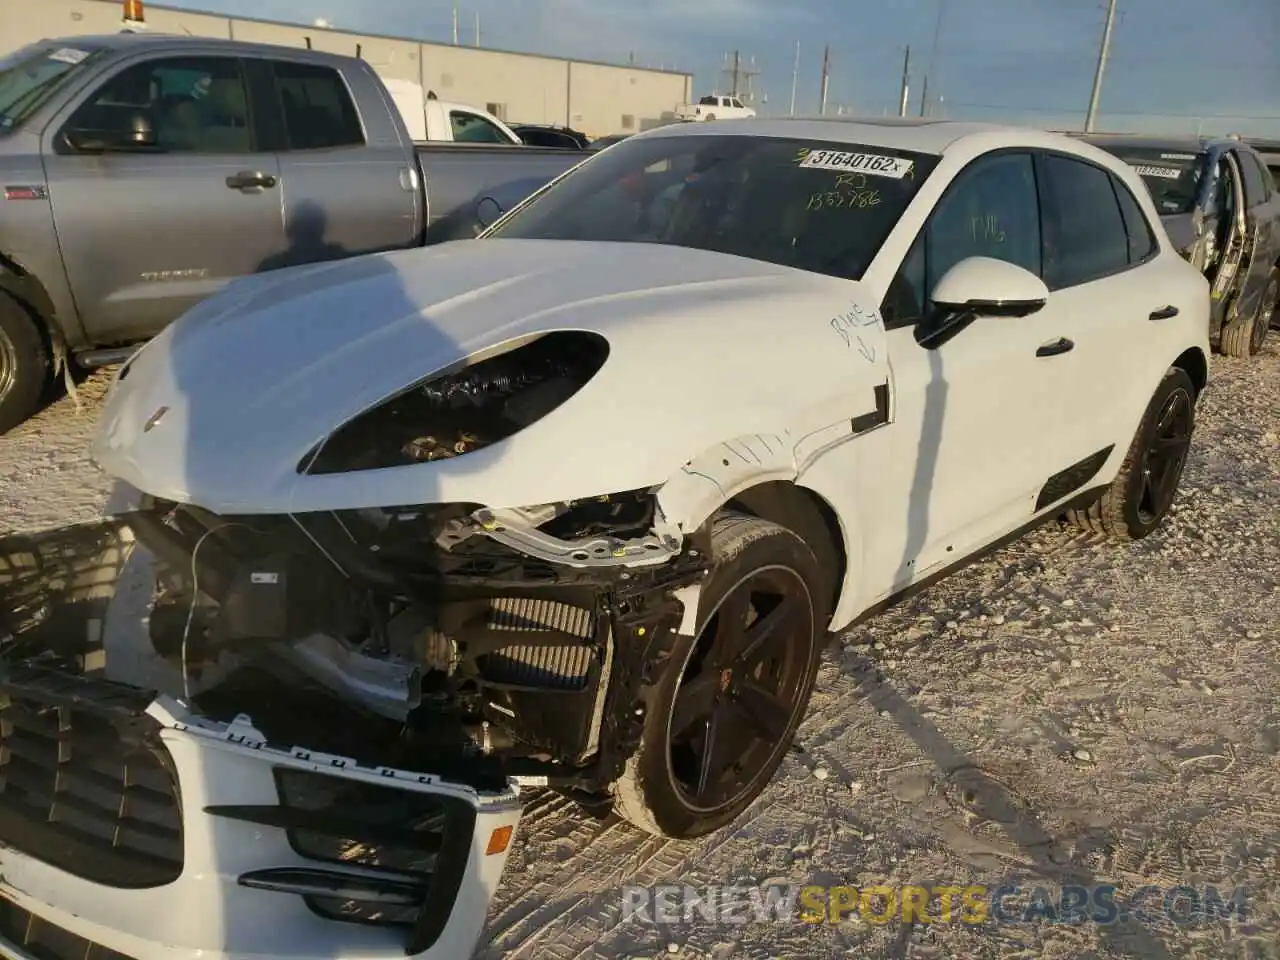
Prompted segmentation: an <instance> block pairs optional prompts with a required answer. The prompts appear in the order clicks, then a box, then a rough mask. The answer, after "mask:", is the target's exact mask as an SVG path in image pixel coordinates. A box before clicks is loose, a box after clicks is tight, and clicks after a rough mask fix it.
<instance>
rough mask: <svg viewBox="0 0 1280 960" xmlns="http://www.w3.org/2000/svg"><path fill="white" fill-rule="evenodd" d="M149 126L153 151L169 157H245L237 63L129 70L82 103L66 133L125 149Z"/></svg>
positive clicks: (199, 60)
mask: <svg viewBox="0 0 1280 960" xmlns="http://www.w3.org/2000/svg"><path fill="white" fill-rule="evenodd" d="M146 126H149V127H150V128H151V130H152V131H153V133H154V135H155V146H156V148H158V149H159V150H161V151H164V152H173V153H207V154H227V153H250V152H252V150H253V136H252V132H251V129H250V124H249V98H248V94H247V93H246V91H245V83H244V76H243V74H242V72H241V69H240V61H239V60H236V59H233V58H229V57H173V58H169V59H165V60H150V61H148V62H146V63H139V64H135V65H134V66H132V67H129V68H128V69H127V70H124V71H123V72H121V73H118V74H116V75H115V76H114V77H112V78H111V79H110V80H108V81H107V82H106V83H105V84H103V85H102V87H100V88H99V89H98V91H97V92H96V93H95V94H94V95H93V96H92V97H91V98H90V99H89V100H88V101H87V102H85V103H84V104H83V105H82V106H81V107H80V108H79V109H78V110H76V112H75V114H74V115H73V116H72V117H71V119H70V120H69V121H68V123H67V126H66V129H67V130H75V131H77V132H79V133H80V134H81V135H84V134H90V135H97V136H98V137H99V138H100V139H101V140H102V141H103V142H107V143H128V142H129V141H130V137H131V135H132V134H133V133H134V132H135V131H137V130H139V129H140V128H142V127H146Z"/></svg>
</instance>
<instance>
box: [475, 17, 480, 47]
mask: <svg viewBox="0 0 1280 960" xmlns="http://www.w3.org/2000/svg"><path fill="white" fill-rule="evenodd" d="M476 46H477V47H478V46H480V11H479V10H477V11H476Z"/></svg>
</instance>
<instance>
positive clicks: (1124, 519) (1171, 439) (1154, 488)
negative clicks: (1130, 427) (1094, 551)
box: [1067, 367, 1196, 540]
mask: <svg viewBox="0 0 1280 960" xmlns="http://www.w3.org/2000/svg"><path fill="white" fill-rule="evenodd" d="M1195 395H1196V392H1195V386H1194V385H1193V384H1192V383H1191V377H1189V376H1188V375H1187V372H1186V371H1185V370H1181V369H1179V368H1178V367H1173V368H1171V369H1170V370H1169V372H1168V373H1166V374H1165V376H1164V380H1162V381H1161V383H1160V386H1159V388H1157V390H1156V392H1155V395H1154V396H1152V398H1151V402H1150V403H1149V404H1148V405H1147V411H1146V413H1145V414H1144V415H1143V417H1142V423H1141V424H1139V426H1138V432H1137V434H1136V435H1135V436H1134V438H1133V442H1132V443H1131V444H1130V446H1129V451H1128V453H1127V454H1126V456H1125V458H1124V463H1123V464H1122V465H1121V467H1120V473H1119V474H1118V475H1117V476H1116V478H1115V480H1114V481H1112V483H1111V486H1110V487H1109V488H1108V489H1107V492H1106V493H1105V494H1103V496H1102V499H1100V500H1099V501H1097V502H1096V503H1094V504H1093V505H1092V506H1089V507H1086V508H1084V509H1080V510H1071V511H1069V512H1068V514H1067V517H1068V519H1070V520H1071V521H1072V522H1073V523H1075V524H1076V525H1077V526H1080V527H1083V528H1085V529H1086V530H1091V531H1094V532H1095V533H1105V534H1107V535H1108V536H1111V537H1114V538H1115V539H1117V540H1140V539H1142V538H1143V537H1145V536H1147V535H1148V534H1150V533H1152V532H1153V531H1154V530H1155V529H1156V528H1157V527H1159V526H1160V524H1161V523H1162V522H1163V521H1164V518H1165V516H1166V515H1168V513H1169V508H1170V507H1171V506H1173V500H1174V497H1175V496H1176V494H1177V492H1178V484H1179V482H1181V480H1182V471H1183V468H1184V467H1185V466H1186V463H1187V454H1188V452H1189V451H1190V449H1191V434H1192V433H1193V431H1194V430H1195V403H1196V401H1195Z"/></svg>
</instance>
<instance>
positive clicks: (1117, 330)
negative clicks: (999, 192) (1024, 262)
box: [1038, 153, 1185, 482]
mask: <svg viewBox="0 0 1280 960" xmlns="http://www.w3.org/2000/svg"><path fill="white" fill-rule="evenodd" d="M1038 166H1039V171H1040V178H1039V179H1040V185H1041V205H1042V208H1043V209H1044V211H1045V271H1044V280H1045V284H1046V285H1047V286H1048V287H1049V290H1050V301H1049V302H1050V303H1051V304H1053V305H1054V309H1055V310H1056V311H1057V312H1058V313H1060V314H1061V315H1062V318H1063V319H1062V323H1063V332H1064V335H1065V336H1066V337H1067V338H1068V339H1070V340H1071V342H1072V344H1073V348H1072V350H1071V351H1070V353H1069V354H1067V355H1066V356H1064V357H1063V358H1062V360H1061V363H1060V365H1059V366H1060V369H1061V370H1062V372H1063V373H1064V374H1065V375H1066V376H1067V377H1068V379H1069V382H1070V390H1069V391H1068V392H1064V393H1063V394H1062V395H1061V396H1060V397H1059V399H1058V402H1059V403H1060V404H1062V406H1063V409H1064V410H1065V411H1067V416H1066V417H1064V419H1063V422H1062V423H1061V424H1060V425H1059V430H1060V433H1059V436H1058V437H1056V438H1055V444H1056V445H1057V447H1058V449H1059V450H1060V451H1061V453H1060V454H1059V457H1058V459H1059V469H1066V468H1067V467H1069V466H1071V465H1074V464H1076V463H1078V462H1081V461H1084V460H1086V459H1088V458H1089V457H1091V456H1092V455H1094V454H1096V453H1099V452H1100V451H1101V450H1103V449H1104V448H1106V447H1107V446H1109V445H1112V444H1114V445H1115V446H1116V447H1121V446H1124V447H1127V445H1128V442H1129V439H1130V437H1131V435H1132V430H1133V428H1134V425H1135V418H1136V417H1137V416H1139V415H1140V414H1141V412H1142V410H1143V409H1145V406H1146V403H1147V401H1148V400H1149V399H1150V397H1151V393H1152V391H1153V390H1154V389H1155V383H1153V382H1151V379H1150V377H1148V376H1147V375H1146V373H1145V371H1146V370H1147V369H1148V368H1150V366H1151V364H1152V363H1156V364H1159V363H1167V362H1168V361H1169V360H1171V359H1172V358H1173V357H1174V356H1176V355H1177V351H1174V352H1173V353H1169V354H1168V355H1167V356H1165V355H1164V350H1163V347H1162V344H1161V343H1160V337H1161V329H1162V325H1163V327H1167V328H1169V329H1170V330H1171V331H1172V330H1173V329H1174V328H1173V327H1172V325H1171V324H1170V323H1169V321H1172V320H1173V318H1174V317H1175V316H1176V315H1177V311H1176V310H1173V309H1172V308H1173V307H1175V306H1176V304H1173V303H1170V302H1169V296H1170V294H1169V292H1168V291H1167V290H1162V288H1163V287H1165V286H1167V285H1166V284H1165V283H1164V282H1162V280H1161V279H1160V278H1161V275H1162V271H1160V270H1157V269H1154V268H1153V267H1152V265H1153V264H1154V261H1155V259H1156V257H1157V256H1158V254H1159V249H1158V246H1157V244H1156V242H1155V238H1154V236H1153V234H1152V230H1151V227H1150V224H1149V222H1148V221H1147V219H1146V216H1145V214H1144V213H1143V212H1142V209H1141V206H1140V205H1139V203H1138V201H1137V199H1136V198H1135V196H1134V194H1133V193H1132V192H1131V191H1130V190H1129V188H1128V187H1127V186H1126V185H1125V184H1124V183H1123V181H1121V180H1120V179H1119V178H1118V177H1116V176H1114V175H1113V174H1112V173H1111V172H1110V171H1108V170H1106V169H1104V168H1103V167H1100V166H1097V165H1095V164H1093V163H1090V162H1088V161H1087V160H1084V159H1081V158H1080V157H1076V156H1067V155H1064V154H1055V153H1044V154H1041V155H1040V156H1039V158H1038ZM1169 254H1170V256H1171V257H1175V258H1176V257H1177V254H1176V253H1175V252H1174V251H1169ZM1175 267H1176V268H1178V269H1180V270H1181V271H1183V272H1185V267H1184V266H1183V265H1182V264H1180V263H1179V264H1175ZM1149 268H1150V269H1149ZM1120 454H1121V455H1123V451H1120ZM1098 466H1099V467H1101V466H1102V464H1098ZM1045 479H1046V482H1048V480H1049V478H1045Z"/></svg>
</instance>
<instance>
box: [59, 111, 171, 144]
mask: <svg viewBox="0 0 1280 960" xmlns="http://www.w3.org/2000/svg"><path fill="white" fill-rule="evenodd" d="M64 136H65V138H66V141H67V143H68V144H70V146H71V147H72V149H74V150H78V151H80V152H82V153H106V152H109V151H115V150H119V151H129V150H151V149H154V148H155V147H156V146H157V145H158V141H157V140H156V132H155V128H154V127H152V125H151V121H150V120H149V119H148V118H147V117H146V115H144V114H141V113H136V114H134V115H133V116H131V117H129V119H128V121H127V123H126V125H125V126H124V127H121V128H116V129H110V130H95V129H76V128H72V129H69V130H67V131H66V133H65V134H64Z"/></svg>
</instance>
